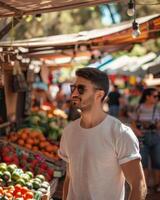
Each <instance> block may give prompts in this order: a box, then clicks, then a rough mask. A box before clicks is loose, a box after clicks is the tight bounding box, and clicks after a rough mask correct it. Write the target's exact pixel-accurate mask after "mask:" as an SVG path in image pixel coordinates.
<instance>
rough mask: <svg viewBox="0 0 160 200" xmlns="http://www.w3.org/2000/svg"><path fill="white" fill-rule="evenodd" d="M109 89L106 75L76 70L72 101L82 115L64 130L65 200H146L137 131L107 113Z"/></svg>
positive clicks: (62, 152)
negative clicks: (127, 194) (126, 186)
mask: <svg viewBox="0 0 160 200" xmlns="http://www.w3.org/2000/svg"><path fill="white" fill-rule="evenodd" d="M108 88H109V81H108V78H107V75H106V74H105V73H103V72H101V71H99V70H97V69H94V68H82V69H78V70H77V71H76V81H75V83H74V85H72V86H71V100H72V103H73V104H74V105H75V106H76V107H77V109H79V110H80V111H81V117H80V118H79V119H77V120H75V121H73V122H71V123H70V124H69V125H68V126H67V127H66V128H65V129H64V133H63V136H62V139H61V143H60V149H59V155H60V157H61V158H62V159H63V160H65V161H66V162H67V172H66V179H65V182H64V191H63V200H66V199H67V200H124V195H125V194H124V184H125V180H127V182H128V183H129V185H130V189H131V191H130V197H129V199H130V200H144V199H145V196H146V184H145V178H144V174H143V170H142V166H141V162H140V154H139V147H138V142H137V139H136V136H135V135H134V133H133V132H132V130H131V129H130V128H129V127H127V126H125V125H124V124H122V123H121V122H120V121H119V120H118V119H115V118H113V117H112V116H110V115H108V114H106V113H105V112H104V111H103V104H104V102H105V101H106V98H107V93H108Z"/></svg>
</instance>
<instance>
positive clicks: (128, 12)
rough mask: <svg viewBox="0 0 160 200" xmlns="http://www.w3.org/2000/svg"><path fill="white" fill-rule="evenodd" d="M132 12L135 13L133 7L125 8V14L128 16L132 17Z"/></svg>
mask: <svg viewBox="0 0 160 200" xmlns="http://www.w3.org/2000/svg"><path fill="white" fill-rule="evenodd" d="M134 13H135V10H134V8H132V9H128V10H127V15H128V16H130V17H132V16H133V15H134Z"/></svg>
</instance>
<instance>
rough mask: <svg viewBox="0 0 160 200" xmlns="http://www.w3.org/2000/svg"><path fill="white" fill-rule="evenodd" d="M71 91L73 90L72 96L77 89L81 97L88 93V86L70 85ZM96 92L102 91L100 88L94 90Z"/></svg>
mask: <svg viewBox="0 0 160 200" xmlns="http://www.w3.org/2000/svg"><path fill="white" fill-rule="evenodd" d="M70 89H71V94H72V93H73V92H74V91H75V89H77V91H78V93H79V94H80V95H82V94H84V93H85V91H86V86H85V85H81V84H79V85H70ZM94 89H95V90H102V89H100V88H94Z"/></svg>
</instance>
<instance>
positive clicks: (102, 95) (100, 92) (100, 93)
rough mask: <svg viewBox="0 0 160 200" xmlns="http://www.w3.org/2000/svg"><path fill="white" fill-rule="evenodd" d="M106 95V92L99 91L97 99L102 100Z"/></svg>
mask: <svg viewBox="0 0 160 200" xmlns="http://www.w3.org/2000/svg"><path fill="white" fill-rule="evenodd" d="M104 95H105V92H104V91H103V90H98V92H97V98H100V99H101V100H102V99H103V97H104Z"/></svg>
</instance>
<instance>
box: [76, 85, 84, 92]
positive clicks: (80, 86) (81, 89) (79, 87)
mask: <svg viewBox="0 0 160 200" xmlns="http://www.w3.org/2000/svg"><path fill="white" fill-rule="evenodd" d="M77 89H78V92H79V94H84V90H85V88H84V86H83V85H78V86H77Z"/></svg>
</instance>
